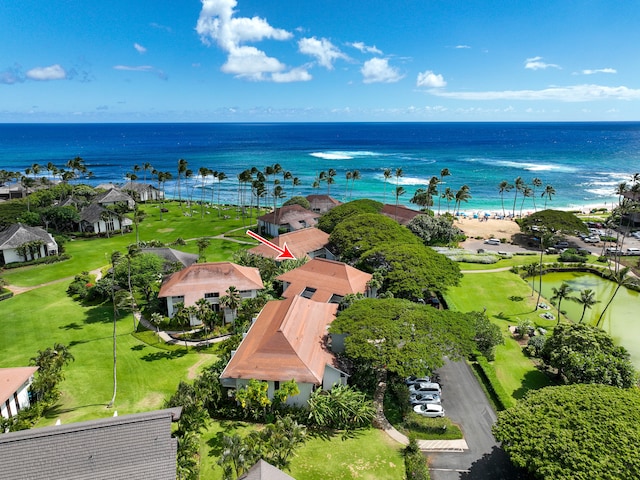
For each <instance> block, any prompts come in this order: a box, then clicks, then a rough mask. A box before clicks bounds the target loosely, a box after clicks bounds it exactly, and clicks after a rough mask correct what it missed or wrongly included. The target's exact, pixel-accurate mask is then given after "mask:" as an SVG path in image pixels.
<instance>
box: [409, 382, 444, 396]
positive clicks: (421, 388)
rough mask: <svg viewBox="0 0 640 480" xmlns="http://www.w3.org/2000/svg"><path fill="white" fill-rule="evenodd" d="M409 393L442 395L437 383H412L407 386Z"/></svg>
mask: <svg viewBox="0 0 640 480" xmlns="http://www.w3.org/2000/svg"><path fill="white" fill-rule="evenodd" d="M409 393H410V394H414V393H429V394H434V393H435V394H437V395H441V394H442V389H441V388H440V384H438V383H433V382H429V383H426V382H425V383H414V384H413V385H409Z"/></svg>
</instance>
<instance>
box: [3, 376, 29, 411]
mask: <svg viewBox="0 0 640 480" xmlns="http://www.w3.org/2000/svg"><path fill="white" fill-rule="evenodd" d="M30 385H31V382H30V381H29V382H27V383H25V384H24V385H22V386H21V387H20V389H19V390H18V392H17V393H18V405H19V407H20V410H22V409H23V408H27V407H29V386H30ZM9 406H10V408H11V416H15V415H16V414H17V413H18V410H19V409H18V406H17V405H16V402H15V399H14V398H13V395H11V397H10V398H9ZM1 407H2V408H0V412H1V414H2V416H3V417H4V418H9V410H8V409H7V405H6V403H2V406H1Z"/></svg>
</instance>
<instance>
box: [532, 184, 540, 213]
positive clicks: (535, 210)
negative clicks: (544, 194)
mask: <svg viewBox="0 0 640 480" xmlns="http://www.w3.org/2000/svg"><path fill="white" fill-rule="evenodd" d="M541 186H542V180H540V179H539V178H538V177H534V178H533V180H531V190H532V191H533V193H532V195H531V196H532V197H533V211H534V212H537V211H538V208H537V207H536V188H540V187H541Z"/></svg>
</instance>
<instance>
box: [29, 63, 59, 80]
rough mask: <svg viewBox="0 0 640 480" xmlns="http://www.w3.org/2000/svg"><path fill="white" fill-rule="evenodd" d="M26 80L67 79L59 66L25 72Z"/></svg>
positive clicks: (37, 68)
mask: <svg viewBox="0 0 640 480" xmlns="http://www.w3.org/2000/svg"><path fill="white" fill-rule="evenodd" d="M26 75H27V78H30V79H31V80H41V81H44V80H63V79H65V78H66V77H67V73H66V72H65V71H64V68H62V67H61V66H60V65H58V64H55V65H50V66H48V67H36V68H32V69H31V70H29V71H27V74H26Z"/></svg>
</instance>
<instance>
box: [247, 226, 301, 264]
mask: <svg viewBox="0 0 640 480" xmlns="http://www.w3.org/2000/svg"><path fill="white" fill-rule="evenodd" d="M247 235H249V236H250V237H251V238H254V239H256V240H258V241H259V242H260V243H264V244H265V245H266V246H267V247H269V248H273V249H274V250H275V251H277V252H279V253H280V255H278V256H277V257H276V260H295V259H296V257H294V256H293V254H292V253H291V251H290V250H289V247H287V244H286V243H285V244H284V245H283V246H282V248H280V247H279V246H278V245H276V244H275V243H271V242H270V241H269V240H267V239H266V238H263V237H261V236H260V235H258V234H257V233H255V232H252V231H251V230H247Z"/></svg>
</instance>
